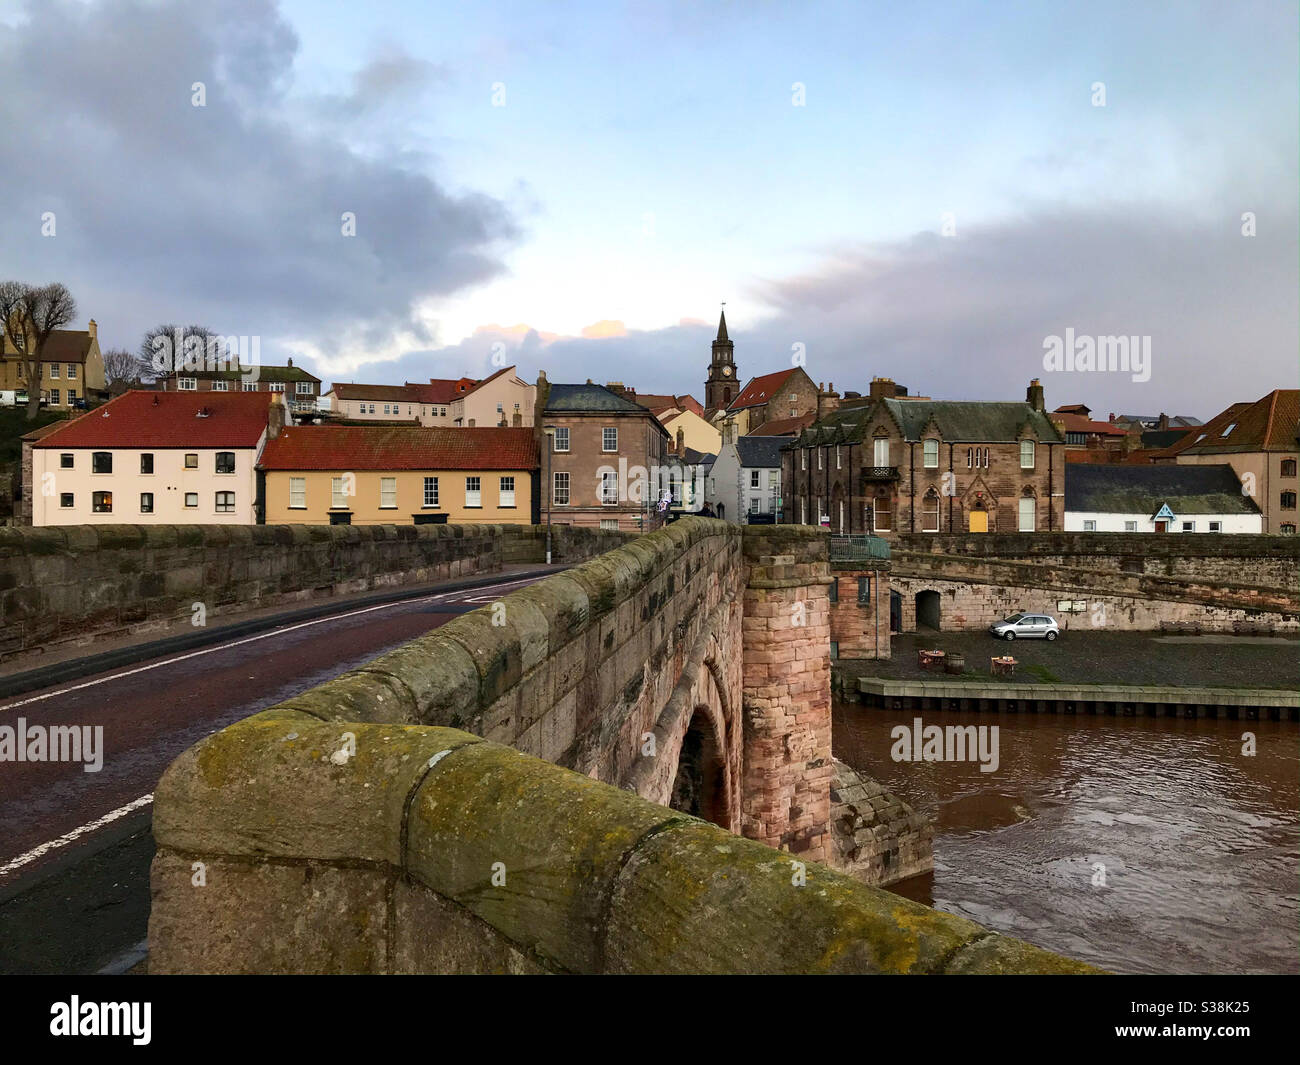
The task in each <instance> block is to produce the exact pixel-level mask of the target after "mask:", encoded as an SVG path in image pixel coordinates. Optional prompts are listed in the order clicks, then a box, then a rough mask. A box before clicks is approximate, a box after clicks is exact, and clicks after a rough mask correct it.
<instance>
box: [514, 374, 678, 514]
mask: <svg viewBox="0 0 1300 1065" xmlns="http://www.w3.org/2000/svg"><path fill="white" fill-rule="evenodd" d="M536 404H537V407H536V410H537V413H536V415H535V416H534V418H533V432H534V433H535V434H536V436H537V442H538V448H539V450H540V452H541V456H542V470H541V473H542V496H541V506H542V511H543V516H542V520H543V521H545V520H547V519H546V513H545V512H546V511H548V510H549V514H550V518H549V520H550V522H551V523H552V524H558V525H594V526H599V527H600V528H602V529H622V530H626V531H637V530H640V529H649V528H650V527H651V526H652V525H653V524H654V513H655V510H654V508H655V502H656V498H657V496H658V493H659V490H660V488H661V486H660V484H659V479H660V476H661V475H662V474H664V472H665V471H666V470H667V469H668V465H669V451H670V441H669V439H668V431H667V430H666V429H665V428H664V427H663V425H662V424H660V422H659V419H658V418H656V417H655V416H654V415H653V414H651V413H650V411H648V410H647V409H646V408H645V407H643V406H641V405H640V404H638V403H633V402H632V401H631V400H629V399H624V398H623V397H622V396H619V395H616V394H615V393H613V392H611V391H610V390H609V389H608V388H605V387H604V386H603V385H597V384H593V383H592V382H591V381H588V382H587V383H586V384H579V385H571V384H552V383H551V382H549V381H547V379H546V375H545V374H544V373H542V374H539V375H538V378H537V399H536Z"/></svg>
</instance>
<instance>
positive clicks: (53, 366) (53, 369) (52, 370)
mask: <svg viewBox="0 0 1300 1065" xmlns="http://www.w3.org/2000/svg"><path fill="white" fill-rule="evenodd" d="M46 369H48V371H49V378H50V380H51V381H57V380H58V379H59V364H58V363H57V362H51V363H49V364H48V365H47V367H46Z"/></svg>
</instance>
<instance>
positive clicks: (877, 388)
mask: <svg viewBox="0 0 1300 1065" xmlns="http://www.w3.org/2000/svg"><path fill="white" fill-rule="evenodd" d="M867 394H868V395H869V396H870V397H871V398H872V399H893V398H894V396H896V395H897V394H898V388H897V387H896V386H895V385H894V381H893V379H892V378H890V377H873V378H872V379H871V389H870V391H869V392H868V393H867Z"/></svg>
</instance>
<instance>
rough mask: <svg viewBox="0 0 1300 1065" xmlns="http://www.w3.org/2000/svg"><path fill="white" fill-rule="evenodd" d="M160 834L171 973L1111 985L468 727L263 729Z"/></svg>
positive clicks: (252, 726) (180, 805) (156, 925)
mask: <svg viewBox="0 0 1300 1065" xmlns="http://www.w3.org/2000/svg"><path fill="white" fill-rule="evenodd" d="M345 752H353V753H345ZM154 833H155V835H156V837H157V839H158V843H159V851H158V854H157V857H156V858H155V860H154V867H153V895H154V905H153V910H152V914H151V917H150V929H149V942H150V970H151V972H155V973H180V972H204V973H235V972H238V973H252V972H257V973H287V972H294V973H297V972H311V973H411V972H460V973H470V972H485V973H486V972H512V973H548V972H569V973H651V972H653V973H698V972H708V973H802V972H807V973H812V972H860V973H1036V974H1049V973H1066V974H1074V973H1087V972H1095V971H1096V970H1093V969H1091V968H1090V967H1088V966H1086V965H1083V964H1081V963H1078V962H1074V961H1070V960H1068V959H1065V958H1062V957H1059V956H1057V955H1054V954H1050V953H1048V952H1046V951H1043V950H1040V949H1038V948H1036V947H1033V946H1030V945H1029V944H1026V943H1023V942H1020V941H1018V940H1014V939H1009V938H1007V937H1003V936H1000V935H996V934H992V933H990V932H988V931H987V930H985V929H983V928H981V927H980V926H978V925H976V924H973V923H972V922H970V921H966V920H964V919H962V918H958V917H954V916H951V915H949V914H944V913H940V912H938V911H935V910H931V909H928V908H926V907H924V906H921V905H919V904H917V903H913V902H910V901H908V900H906V899H903V898H901V897H899V896H896V895H892V894H890V893H888V892H885V891H883V890H880V889H877V888H872V887H868V886H866V885H864V884H861V883H859V882H857V881H856V880H853V879H851V878H849V877H846V876H844V875H841V874H839V873H836V872H833V871H831V870H830V869H828V868H825V867H824V866H822V865H819V864H817V863H814V862H801V861H797V860H794V859H792V858H791V856H790V855H786V854H781V853H778V852H776V851H773V850H771V849H770V848H768V847H766V846H763V845H762V844H760V843H757V842H754V841H751V840H747V839H742V838H738V837H736V836H733V835H730V834H729V833H727V832H725V831H724V830H723V829H721V828H719V827H717V826H715V825H712V824H709V823H707V822H704V821H701V820H698V819H696V818H693V817H689V816H687V815H685V814H682V813H679V812H676V811H674V810H670V809H666V808H664V807H663V806H658V805H655V804H653V803H650V802H648V801H646V800H645V799H642V798H640V797H638V796H636V795H633V794H630V793H628V792H626V791H623V790H620V789H618V788H614V787H610V786H608V785H606V784H603V783H601V782H598V781H595V780H592V779H591V778H589V777H585V776H582V775H580V774H576V773H573V772H570V771H568V770H565V769H562V768H560V767H557V766H555V765H552V764H550V763H547V762H544V761H541V760H538V759H535V758H532V757H529V756H528V755H525V754H522V753H520V752H518V751H515V750H513V749H510V748H507V747H503V746H500V745H497V744H494V743H490V742H486V741H484V740H481V739H480V738H478V737H476V736H473V735H470V734H468V733H465V732H462V731H458V730H452V729H443V728H434V727H424V726H397V725H386V724H350V725H348V726H347V727H346V729H345V728H343V727H341V726H340V725H338V724H336V723H330V722H322V721H320V720H318V719H316V718H314V717H312V716H311V715H309V714H305V713H301V712H294V711H285V710H270V711H266V712H263V713H261V714H258V715H257V716H255V717H253V718H249V719H247V720H245V721H243V722H240V723H239V724H237V725H234V726H231V727H230V728H227V729H224V730H222V731H221V732H219V733H216V734H215V735H212V736H209V737H207V738H206V739H204V740H203V741H201V742H200V743H199V744H197V745H196V746H195V747H193V748H191V749H190V750H189V751H187V752H185V753H184V754H183V755H182V756H181V757H180V758H179V759H178V760H177V761H176V762H175V763H173V765H172V766H171V767H170V768H169V769H168V771H167V773H166V774H165V775H164V777H163V779H162V781H161V782H160V784H159V786H158V789H157V792H156V801H155V816H154Z"/></svg>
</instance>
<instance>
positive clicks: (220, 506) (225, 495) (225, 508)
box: [217, 492, 235, 514]
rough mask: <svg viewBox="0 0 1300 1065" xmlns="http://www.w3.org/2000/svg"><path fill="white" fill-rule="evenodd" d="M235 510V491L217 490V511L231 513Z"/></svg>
mask: <svg viewBox="0 0 1300 1065" xmlns="http://www.w3.org/2000/svg"><path fill="white" fill-rule="evenodd" d="M234 512H235V493H234V492H218V493H217V513H218V514H233V513H234Z"/></svg>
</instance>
